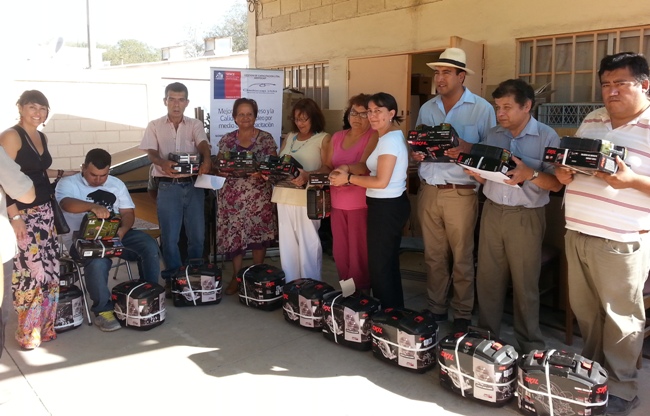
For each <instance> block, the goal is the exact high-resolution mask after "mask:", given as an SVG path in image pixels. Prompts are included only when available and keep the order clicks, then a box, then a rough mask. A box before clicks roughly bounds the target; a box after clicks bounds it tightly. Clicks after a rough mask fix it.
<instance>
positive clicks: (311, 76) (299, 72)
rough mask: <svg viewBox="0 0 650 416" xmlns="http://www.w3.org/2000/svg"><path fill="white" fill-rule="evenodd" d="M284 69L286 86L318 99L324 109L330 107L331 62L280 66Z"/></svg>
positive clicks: (315, 99) (317, 101)
mask: <svg viewBox="0 0 650 416" xmlns="http://www.w3.org/2000/svg"><path fill="white" fill-rule="evenodd" d="M275 69H281V70H283V71H284V87H285V88H291V89H294V90H297V91H300V92H302V93H303V94H305V97H309V98H311V99H313V100H314V101H316V103H317V104H318V105H319V107H320V108H321V109H322V110H326V109H329V104H330V96H329V86H330V82H329V64H328V63H327V62H317V63H311V64H300V65H290V66H284V67H279V68H275Z"/></svg>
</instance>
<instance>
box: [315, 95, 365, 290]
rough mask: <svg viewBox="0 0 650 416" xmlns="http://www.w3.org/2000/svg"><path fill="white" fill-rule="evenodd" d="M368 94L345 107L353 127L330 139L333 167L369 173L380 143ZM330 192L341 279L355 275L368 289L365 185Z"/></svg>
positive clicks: (358, 285)
mask: <svg viewBox="0 0 650 416" xmlns="http://www.w3.org/2000/svg"><path fill="white" fill-rule="evenodd" d="M369 97H370V96H369V95H366V94H359V95H355V96H354V97H352V98H350V101H349V103H348V110H347V111H346V114H347V117H348V121H349V123H350V128H349V129H348V130H341V131H339V132H336V133H334V135H333V136H332V139H331V140H330V141H329V143H327V144H328V147H327V150H326V152H327V154H326V157H327V161H328V163H327V164H328V165H329V166H330V167H332V168H334V169H336V168H338V167H339V166H342V165H348V166H349V169H350V172H352V173H354V174H355V175H365V174H367V173H368V170H367V169H366V164H365V162H366V159H367V158H368V155H370V153H372V151H373V150H374V149H375V146H377V132H376V131H375V130H373V129H371V128H370V123H369V122H368V113H367V110H368V108H367V105H368V98H369ZM324 144H325V143H324ZM359 162H361V163H359ZM330 192H331V196H332V212H331V225H332V237H333V240H334V241H333V249H332V251H333V255H334V262H335V263H336V268H337V270H338V272H339V279H340V280H347V279H353V280H354V285H355V287H356V288H357V289H359V290H361V291H362V292H366V293H369V291H370V276H369V274H368V245H367V237H366V229H367V226H366V223H367V215H368V207H367V206H366V189H365V188H361V187H358V186H356V185H350V186H332V187H331V188H330Z"/></svg>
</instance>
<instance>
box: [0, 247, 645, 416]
mask: <svg viewBox="0 0 650 416" xmlns="http://www.w3.org/2000/svg"><path fill="white" fill-rule="evenodd" d="M269 262H270V263H271V264H276V265H279V260H278V259H271V260H269ZM325 263H326V264H325V267H324V269H325V280H327V281H329V282H330V283H334V281H335V280H336V278H335V276H336V272H335V271H334V269H333V264H332V261H331V259H330V258H326V260H325ZM228 268H229V264H226V270H225V272H224V276H227V277H226V279H225V280H226V281H227V280H228V277H229V276H230V271H229V270H228ZM118 279H121V280H125V279H126V277H125V272H124V271H121V272H120V275H119V276H118ZM404 287H405V294H406V299H407V301H406V303H407V307H411V308H414V309H419V308H423V307H425V306H426V302H425V287H424V283H423V282H421V281H417V280H405V281H404ZM15 325H16V323H15V319H12V320H11V321H10V324H9V327H8V333H9V334H11V333H12V332H13V331H14V330H15ZM448 328H449V324H446V325H444V326H443V327H442V329H441V332H445V331H446V330H447V329H448ZM543 331H544V334H545V335H546V336H547V339H548V343H549V345H550V346H552V347H554V348H563V349H570V350H574V351H579V347H580V346H579V344H580V339H579V338H577V340H576V343H575V345H574V346H573V347H571V348H569V347H566V346H564V345H563V344H562V340H563V339H564V334H563V333H562V332H560V331H557V330H553V329H549V328H547V327H544V328H543ZM511 336H512V333H511V330H510V327H507V328H506V333H505V334H504V338H506V340H507V339H508V338H509V337H511ZM7 344H8V345H7V346H6V350H5V351H4V353H3V356H2V359H1V360H0V396H2V398H0V401H5V403H4V404H2V405H0V415H3V416H13V415H29V416H39V415H50V414H51V415H66V416H67V415H87V414H90V415H93V416H99V415H109V414H110V415H145V414H181V412H182V413H183V414H191V415H204V414H219V415H238V414H265V415H275V414H282V415H287V414H310V415H321V414H328V415H329V414H336V415H362V414H369V413H372V414H378V415H384V414H396V413H399V414H422V415H488V414H489V415H493V414H502V415H509V414H518V413H519V412H518V410H517V406H516V403H515V402H514V401H513V402H511V403H510V404H508V405H506V406H505V407H504V408H501V409H492V408H489V407H486V406H483V405H481V404H479V403H475V402H472V401H470V400H465V399H462V398H461V397H459V396H456V395H454V394H452V393H450V392H449V391H447V390H445V389H443V388H442V387H441V386H440V384H439V381H438V369H437V367H436V368H435V369H433V370H431V371H429V372H428V373H425V374H414V373H410V372H408V371H406V370H402V369H400V368H397V367H394V366H391V365H388V364H386V363H383V362H380V361H378V360H377V359H375V358H374V357H373V356H372V353H370V352H358V351H354V350H350V349H347V348H345V347H342V346H339V345H336V344H333V343H331V342H329V341H327V340H325V339H324V338H323V336H322V335H321V334H320V333H314V332H310V331H307V330H304V329H301V328H298V327H294V326H292V325H290V324H288V323H286V322H285V321H284V319H283V317H282V313H281V312H280V311H279V310H277V311H274V312H263V311H258V310H253V309H248V308H246V307H244V306H242V305H240V304H239V303H238V301H237V299H236V298H235V297H226V298H224V300H223V301H222V302H221V303H220V304H219V305H214V306H205V307H198V308H175V307H174V306H172V305H171V303H168V309H167V320H166V322H165V323H164V324H163V325H161V326H160V327H157V328H154V329H152V330H151V331H147V332H138V331H135V330H130V329H121V330H119V331H117V332H114V333H103V332H101V331H99V330H98V329H97V328H96V327H91V326H87V325H85V324H84V325H83V326H82V327H81V328H79V329H76V330H73V331H70V332H66V333H63V334H61V335H60V336H59V337H58V339H57V340H55V341H53V342H51V343H47V344H45V345H44V346H43V347H41V348H39V349H37V350H34V351H19V350H18V349H17V346H16V343H15V341H13V339H12V338H11V337H10V338H9V339H8V342H7ZM644 364H645V367H644V369H643V370H642V372H641V377H640V381H641V388H640V391H649V390H650V370H649V367H650V366H649V364H648V362H647V360H646V361H645V363H644ZM642 400H643V403H642V406H641V407H640V408H639V409H637V411H636V412H635V413H633V414H635V415H642V414H646V413H647V412H648V411H649V410H650V398H642Z"/></svg>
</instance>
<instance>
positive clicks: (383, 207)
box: [366, 192, 411, 309]
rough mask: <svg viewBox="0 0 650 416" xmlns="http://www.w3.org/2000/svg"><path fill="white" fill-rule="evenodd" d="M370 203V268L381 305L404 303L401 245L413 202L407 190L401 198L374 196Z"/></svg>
mask: <svg viewBox="0 0 650 416" xmlns="http://www.w3.org/2000/svg"><path fill="white" fill-rule="evenodd" d="M366 203H367V204H368V263H369V264H368V266H369V267H368V270H369V272H370V284H371V286H372V294H373V296H374V297H376V298H377V299H379V300H380V301H381V307H382V308H383V309H385V308H395V307H403V306H404V293H403V291H402V274H401V272H400V268H399V248H400V244H401V242H402V229H403V228H404V225H405V224H406V221H407V220H408V218H409V216H410V215H411V204H410V202H409V200H408V197H407V196H406V192H404V193H403V194H402V195H401V196H399V197H397V198H385V199H383V198H370V197H366Z"/></svg>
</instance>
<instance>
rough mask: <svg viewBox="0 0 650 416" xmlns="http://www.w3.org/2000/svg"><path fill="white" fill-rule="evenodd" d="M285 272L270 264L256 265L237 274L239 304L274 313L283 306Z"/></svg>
mask: <svg viewBox="0 0 650 416" xmlns="http://www.w3.org/2000/svg"><path fill="white" fill-rule="evenodd" d="M284 283H285V282H284V272H283V271H282V270H281V269H278V268H277V267H275V266H272V265H269V264H255V265H253V266H250V267H244V268H242V269H241V270H240V271H239V273H237V288H238V289H239V303H243V304H244V305H246V306H250V307H251V308H257V309H262V310H265V311H272V310H275V309H277V308H279V307H281V306H282V288H283V287H284Z"/></svg>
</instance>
